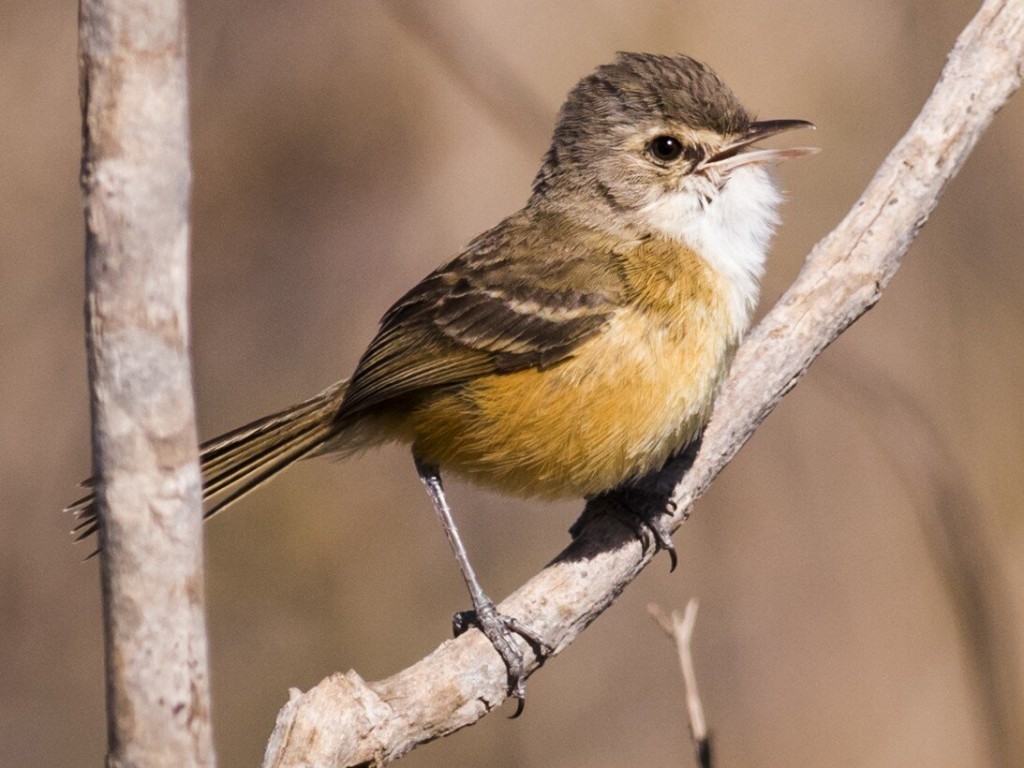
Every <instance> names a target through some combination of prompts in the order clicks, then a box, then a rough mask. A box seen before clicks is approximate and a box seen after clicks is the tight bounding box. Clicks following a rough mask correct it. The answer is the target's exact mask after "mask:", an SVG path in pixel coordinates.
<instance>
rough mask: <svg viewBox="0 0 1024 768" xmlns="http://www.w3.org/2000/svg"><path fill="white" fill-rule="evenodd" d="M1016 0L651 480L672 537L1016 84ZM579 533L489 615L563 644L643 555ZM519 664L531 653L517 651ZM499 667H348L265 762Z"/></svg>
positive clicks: (439, 718)
mask: <svg viewBox="0 0 1024 768" xmlns="http://www.w3.org/2000/svg"><path fill="white" fill-rule="evenodd" d="M1022 25H1024V0H987V2H985V3H984V4H983V6H982V8H981V10H980V11H979V13H978V15H977V16H976V17H975V18H974V19H973V20H972V21H971V22H970V24H968V26H967V28H966V29H965V30H964V31H963V33H962V34H961V35H960V38H959V40H958V41H957V43H956V45H955V47H954V49H953V51H952V53H951V54H950V57H949V61H948V62H947V65H946V67H945V69H944V70H943V73H942V76H941V77H940V79H939V82H938V84H937V85H936V87H935V90H934V91H933V93H932V95H931V97H930V98H929V100H928V102H927V103H926V104H925V106H924V109H923V110H922V112H921V114H920V115H919V116H918V118H917V120H916V121H915V122H914V124H913V125H912V126H911V128H910V130H909V131H908V132H907V134H906V135H905V136H904V137H903V139H902V140H901V141H900V142H899V144H898V145H897V146H896V148H895V149H894V150H893V151H892V152H891V153H890V155H889V157H888V158H887V159H886V160H885V162H884V163H883V164H882V166H881V168H880V169H879V171H878V173H877V174H876V175H875V178H874V179H873V180H872V182H871V184H870V185H869V186H868V188H867V190H866V191H865V192H864V195H863V196H862V197H861V199H860V200H859V201H858V202H857V204H856V205H855V206H854V208H853V210H852V211H851V212H850V214H849V215H848V216H847V217H846V218H845V219H844V220H843V221H842V222H841V223H840V224H839V226H838V227H837V228H836V229H835V230H834V231H833V232H832V233H831V234H829V235H828V236H827V237H825V238H824V239H823V240H822V241H821V242H820V243H819V244H818V245H817V246H816V247H815V248H814V250H813V251H812V252H811V254H810V255H809V257H808V259H807V262H806V264H805V265H804V268H803V270H802V271H801V273H800V275H799V276H798V277H797V280H796V281H795V283H794V284H793V286H792V287H791V288H790V289H789V291H787V292H786V294H785V295H784V296H783V297H782V298H781V300H780V301H779V302H778V304H777V305H776V306H775V307H774V308H773V309H772V311H771V312H770V313H769V314H768V316H767V317H766V318H765V320H764V321H763V322H762V323H761V324H760V325H759V326H758V327H757V328H756V329H755V330H754V331H753V332H752V333H751V334H750V336H749V337H748V339H747V340H746V341H745V342H744V343H743V345H742V346H741V348H740V350H739V353H738V355H737V358H736V360H735V363H734V365H733V369H732V374H731V375H730V378H729V381H728V382H727V384H726V386H725V388H724V390H723V392H722V394H721V396H720V397H719V399H718V403H717V405H716V408H715V415H714V418H713V419H712V422H711V424H710V425H709V427H708V429H707V432H706V434H705V437H704V443H703V447H702V449H701V451H700V452H699V454H698V456H697V458H696V460H695V462H694V463H693V466H692V468H690V470H689V471H688V472H686V473H685V474H684V475H683V477H682V479H681V480H679V481H678V482H676V481H675V480H676V477H677V476H678V474H679V472H680V470H681V467H679V466H675V467H669V468H666V471H665V472H663V473H661V474H659V475H657V476H654V477H652V478H649V481H648V487H649V489H650V490H652V491H655V492H662V493H664V496H665V497H666V498H667V499H669V500H670V506H671V509H672V510H674V511H673V513H672V515H671V518H670V519H668V520H667V521H666V522H667V523H668V525H669V527H670V528H676V527H678V526H679V525H680V524H681V523H682V522H683V520H684V519H685V517H686V516H687V515H688V514H689V511H690V508H691V507H692V505H693V503H694V502H695V501H696V500H697V499H698V498H699V497H700V495H701V494H703V493H704V491H705V490H707V488H708V486H709V485H710V483H711V481H712V480H713V479H714V477H715V476H716V475H717V474H718V473H719V472H720V471H721V470H722V469H723V468H724V467H725V465H726V464H727V463H728V462H729V461H730V460H731V459H732V457H733V456H735V454H736V452H737V451H739V449H740V447H742V445H743V444H744V443H745V442H746V440H747V439H748V438H749V437H750V435H751V434H753V432H754V430H755V429H756V428H757V426H758V425H759V424H760V423H761V422H762V421H763V420H764V419H765V417H766V416H767V415H768V414H769V413H770V412H771V410H772V409H773V408H774V407H775V405H777V404H778V402H779V401H780V400H781V398H782V397H783V396H784V395H785V394H786V393H787V392H788V391H789V390H790V389H792V387H793V386H795V384H796V383H797V381H798V380H799V379H800V377H801V376H802V375H803V374H804V372H805V371H806V370H807V368H808V367H809V366H810V364H811V363H812V362H813V361H814V359H815V358H816V357H817V356H818V355H819V354H820V353H821V352H822V351H823V350H824V349H825V347H827V346H828V345H829V344H830V343H831V342H832V341H834V340H835V338H836V337H837V336H838V335H839V334H840V333H842V332H843V331H844V330H845V329H846V328H847V327H849V325H850V324H851V323H853V322H854V321H855V320H856V319H857V318H858V317H860V316H861V315H862V314H863V313H864V312H866V311H867V310H868V309H869V308H870V307H871V306H872V305H873V304H874V303H875V302H877V301H878V299H879V298H880V296H881V293H882V291H883V289H884V288H885V287H886V286H887V285H888V283H889V281H890V280H891V279H892V277H893V275H894V274H895V272H896V270H897V269H898V268H899V266H900V262H901V260H902V257H903V255H904V253H905V252H906V250H907V248H908V247H909V245H910V243H911V241H912V240H913V238H914V236H915V234H916V233H917V231H918V230H919V229H920V228H921V226H922V225H923V224H924V222H925V221H926V220H927V218H928V215H929V214H930V213H931V211H932V209H933V208H934V207H935V205H936V204H937V202H938V198H939V196H940V194H941V193H942V190H943V189H944V187H945V185H946V184H947V183H948V182H949V180H950V179H952V178H953V176H955V175H956V172H957V171H958V170H959V169H960V167H961V166H962V165H963V163H964V161H965V160H966V158H967V155H968V154H969V153H970V151H971V150H972V149H973V147H974V145H975V143H976V142H977V140H978V138H979V137H980V136H981V134H982V132H983V131H984V130H985V128H986V127H987V126H988V124H989V123H990V122H991V120H992V118H993V117H994V115H995V113H996V112H997V111H998V110H999V108H1000V107H1002V105H1003V104H1005V103H1006V101H1007V99H1009V97H1010V96H1011V95H1012V94H1013V92H1014V91H1015V90H1016V89H1017V88H1018V87H1019V85H1020V80H1021V69H1022V66H1024V34H1022ZM585 518H586V520H587V524H586V525H585V526H584V527H583V530H582V532H581V534H580V535H579V536H578V538H577V539H576V540H575V541H574V542H573V543H572V544H571V545H570V546H569V547H568V548H567V549H566V550H565V551H563V552H562V553H561V554H560V555H559V556H558V557H557V558H556V559H555V560H554V561H553V562H552V563H551V564H550V565H549V566H548V567H547V568H545V569H544V570H543V571H542V572H541V573H539V574H538V575H537V576H535V577H534V578H533V579H531V580H530V581H529V582H527V583H526V584H525V585H523V586H522V587H520V588H519V589H518V590H517V591H516V592H515V593H514V594H512V595H511V596H510V597H509V598H508V599H507V600H505V601H504V602H503V603H502V604H501V606H500V610H501V611H502V613H505V614H507V615H510V616H514V617H516V618H518V619H519V620H520V621H522V622H523V623H524V624H526V625H527V626H529V627H531V628H532V629H534V630H535V631H537V632H538V633H539V634H540V635H541V636H543V637H544V638H545V639H546V640H547V642H549V643H550V644H551V645H552V646H553V647H554V649H555V653H558V652H561V651H562V650H563V649H564V648H566V647H567V646H568V645H569V644H570V643H571V642H572V641H573V640H574V639H575V638H576V636H577V635H578V634H579V633H580V632H581V631H582V630H583V629H584V628H585V627H586V626H587V625H589V624H590V623H591V622H592V621H593V620H594V619H595V618H596V617H597V616H598V615H599V614H600V613H601V612H602V611H603V610H604V609H605V608H607V607H608V606H609V605H611V603H612V602H613V601H614V600H615V598H616V597H617V596H618V595H619V593H620V592H621V591H622V590H623V589H625V588H626V586H627V585H628V584H629V583H630V582H631V581H632V580H633V579H634V578H635V577H636V576H637V574H638V573H639V572H640V571H641V570H642V569H643V568H644V567H645V566H646V565H647V563H648V562H649V561H650V559H651V558H652V557H653V555H654V552H653V547H648V548H646V549H645V548H643V547H642V546H641V544H640V543H639V542H637V540H636V538H635V536H634V534H633V533H632V532H631V531H627V530H625V529H624V528H623V527H622V526H621V524H620V523H618V522H616V521H614V520H613V519H611V518H609V517H606V516H602V515H601V509H600V508H599V506H598V505H597V504H590V505H588V508H587V511H586V513H585ZM522 648H523V652H524V654H525V655H526V658H527V662H528V666H529V667H530V668H531V669H535V668H536V666H537V661H536V659H535V658H534V657H533V656H532V651H531V649H529V648H528V647H526V646H525V645H523V646H522ZM505 685H506V675H505V669H504V666H503V665H502V663H501V661H500V659H499V658H498V656H497V654H496V653H495V652H494V651H493V649H492V648H491V646H490V644H489V643H488V642H487V641H486V640H485V639H484V638H483V636H482V635H481V634H480V633H479V632H468V633H466V634H465V635H463V636H461V637H460V638H458V639H457V640H450V641H448V642H445V643H443V644H442V645H441V646H440V647H439V648H438V649H437V650H435V651H434V652H433V653H431V654H430V655H429V656H427V657H426V658H424V659H422V660H421V661H419V662H418V663H416V664H414V665H413V666H411V667H409V668H408V669H406V670H404V671H402V672H399V673H398V674H396V675H394V676H392V677H390V678H388V679H386V680H382V681H380V682H376V683H366V682H365V681H363V680H362V679H361V678H360V677H359V676H358V675H357V674H356V673H355V672H349V673H347V674H337V675H334V676H332V677H329V678H327V679H326V680H324V681H323V682H321V683H320V684H319V685H317V686H316V687H315V688H313V689H312V690H310V691H309V692H307V693H300V692H298V691H295V690H293V691H292V694H291V699H290V701H289V702H288V704H286V705H285V707H284V708H283V709H282V710H281V712H280V713H279V715H278V719H277V725H276V727H275V728H274V731H273V733H272V735H271V738H270V742H269V744H268V746H267V752H266V756H265V758H264V765H265V766H267V767H271V766H272V767H274V768H280V767H283V766H297V765H323V766H350V765H362V764H373V765H383V764H386V763H388V762H390V761H392V760H394V759H396V758H398V757H400V756H401V755H403V754H404V753H406V752H408V751H409V750H411V749H413V748H414V747H415V746H416V745H418V744H421V743H423V742H426V741H430V740H432V739H436V738H439V737H441V736H444V735H446V734H448V733H451V732H452V731H455V730H457V729H459V728H462V727H465V726H467V725H470V724H472V723H474V722H476V721H477V720H479V719H480V718H481V717H483V716H484V715H485V714H487V713H488V712H489V711H490V710H492V709H494V708H496V707H498V706H499V705H500V704H501V702H502V701H503V700H504V698H505V694H506V691H505Z"/></svg>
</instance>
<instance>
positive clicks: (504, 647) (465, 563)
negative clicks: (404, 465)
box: [413, 453, 548, 717]
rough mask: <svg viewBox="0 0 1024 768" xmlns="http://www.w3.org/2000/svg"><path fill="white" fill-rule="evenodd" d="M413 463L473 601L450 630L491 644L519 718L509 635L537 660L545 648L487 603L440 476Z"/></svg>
mask: <svg viewBox="0 0 1024 768" xmlns="http://www.w3.org/2000/svg"><path fill="white" fill-rule="evenodd" d="M413 460H414V461H415V462H416V471H417V472H418V473H419V476H420V480H422V481H423V485H424V486H426V489H427V494H428V495H429V496H430V503H431V504H432V505H433V507H434V512H436V513H437V516H438V518H439V519H440V520H441V525H443V526H444V533H445V536H447V537H448V543H449V544H451V546H452V551H453V552H454V553H455V559H456V560H457V561H458V563H459V570H461V571H462V578H463V579H464V580H465V582H466V586H467V587H468V588H469V598H470V600H472V601H473V610H472V611H461V612H459V613H457V614H455V619H454V621H453V627H454V630H455V635H456V637H457V636H458V635H461V634H462V633H463V632H465V631H466V630H467V629H468V628H469V627H470V626H471V625H472V626H476V627H477V628H478V629H479V630H480V631H481V632H483V633H484V636H485V637H486V638H487V639H488V640H490V641H491V645H493V646H494V650H496V651H497V652H498V655H499V656H501V658H502V660H503V661H504V662H505V667H506V668H507V669H508V692H509V694H510V695H511V696H515V697H516V700H517V706H516V711H515V714H514V715H512V717H519V715H520V714H521V713H522V711H523V707H524V705H525V703H526V667H525V666H524V664H523V653H522V651H520V650H519V647H518V646H517V645H516V643H515V641H514V640H513V638H512V635H513V633H514V634H517V635H520V636H522V637H523V638H524V639H525V640H526V641H527V642H528V643H530V644H531V645H532V646H533V647H534V649H535V650H536V652H537V654H538V656H540V655H542V654H544V653H545V651H546V650H548V646H547V644H546V643H544V641H543V640H541V639H540V637H538V636H537V635H536V634H535V633H534V632H533V631H531V630H530V629H528V628H527V627H524V626H523V625H521V624H520V623H519V622H518V621H516V620H515V619H513V618H512V617H511V616H504V615H503V614H500V613H498V610H497V608H495V606H494V601H493V600H491V598H489V597H488V596H487V595H486V594H485V593H484V591H483V589H482V588H481V587H480V582H479V581H478V580H477V578H476V572H475V571H474V570H473V566H472V564H471V563H470V562H469V556H468V555H467V554H466V548H465V546H464V545H463V544H462V537H461V536H460V535H459V529H458V526H456V525H455V519H454V518H453V517H452V510H451V507H449V506H448V499H447V498H446V497H445V494H444V488H443V487H442V485H441V473H440V472H439V471H438V469H437V467H435V466H432V465H430V464H427V463H425V462H423V461H422V460H421V459H420V458H419V457H418V456H417V455H416V454H415V453H414V454H413Z"/></svg>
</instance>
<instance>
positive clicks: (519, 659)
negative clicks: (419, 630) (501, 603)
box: [452, 602, 554, 720]
mask: <svg viewBox="0 0 1024 768" xmlns="http://www.w3.org/2000/svg"><path fill="white" fill-rule="evenodd" d="M470 627H476V628H477V629H479V630H480V631H481V632H482V633H483V634H484V637H486V638H487V639H488V640H489V641H490V643H491V645H492V646H493V647H494V650H495V651H497V652H498V655H499V656H501V660H502V661H504V662H505V669H506V670H507V671H508V695H509V696H514V697H515V699H516V711H515V712H514V713H513V714H512V715H511V716H510V718H509V719H512V720H514V719H515V718H517V717H519V716H520V715H521V714H523V710H524V709H525V708H526V665H525V663H524V661H523V654H522V651H520V650H519V647H518V646H517V645H516V643H515V642H514V641H513V639H512V635H513V634H516V635H519V636H520V637H522V638H523V639H524V640H525V641H526V642H527V643H529V644H530V647H531V648H533V652H534V654H535V655H536V657H537V659H538V661H539V662H541V663H543V661H544V659H545V658H546V657H547V656H548V655H550V654H551V653H552V651H553V650H554V649H553V648H552V647H551V646H550V645H549V644H548V643H546V642H544V640H543V638H541V636H540V635H538V634H537V633H536V632H534V631H533V630H532V629H530V628H529V627H527V626H525V625H524V624H522V623H520V622H519V620H518V619H516V618H513V617H512V616H506V615H505V614H503V613H499V612H498V609H497V608H496V607H495V606H494V603H491V602H488V603H485V604H484V605H482V606H481V607H480V608H478V609H475V610H471V611H459V612H458V613H456V614H455V615H454V616H453V617H452V630H453V631H454V633H455V636H456V637H458V636H459V635H461V634H463V633H464V632H465V631H466V630H468V629H469V628H470Z"/></svg>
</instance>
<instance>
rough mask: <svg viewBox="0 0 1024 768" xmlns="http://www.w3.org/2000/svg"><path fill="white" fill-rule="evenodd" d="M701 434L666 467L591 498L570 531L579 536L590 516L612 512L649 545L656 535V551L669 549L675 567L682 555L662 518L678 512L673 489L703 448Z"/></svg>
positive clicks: (667, 463)
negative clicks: (672, 497) (677, 552)
mask: <svg viewBox="0 0 1024 768" xmlns="http://www.w3.org/2000/svg"><path fill="white" fill-rule="evenodd" d="M701 437H702V435H698V436H697V438H696V439H695V440H693V442H691V443H690V444H689V445H688V446H687V447H686V448H685V449H684V450H682V451H680V452H679V453H677V454H676V455H675V456H673V457H671V458H670V459H669V460H668V461H667V462H666V464H665V466H664V467H662V468H661V469H659V470H657V471H656V472H652V473H651V474H650V475H648V476H647V477H644V478H640V479H639V480H637V481H635V482H632V483H625V484H624V485H621V486H619V487H618V488H613V489H612V490H610V491H606V492H604V493H602V494H600V495H598V496H595V497H593V498H591V499H588V504H587V506H586V509H584V510H583V514H582V515H581V516H580V518H579V520H577V521H576V522H575V523H573V525H572V527H571V528H570V529H569V533H570V534H572V536H573V538H575V537H576V536H578V535H579V533H580V531H582V530H583V528H584V527H585V526H586V524H587V521H589V520H590V518H592V517H594V516H595V515H600V514H609V513H610V514H612V515H614V516H615V517H616V518H618V519H619V520H621V521H622V522H623V523H625V524H626V525H628V526H629V527H630V529H631V530H632V531H633V532H634V533H635V534H636V537H637V538H638V539H640V542H641V543H642V544H643V545H644V548H645V549H646V547H647V542H648V540H649V539H652V540H653V541H654V551H655V552H659V551H661V550H665V551H666V552H668V556H669V567H670V569H671V570H673V571H674V570H675V569H676V564H677V562H678V559H679V558H678V556H677V555H676V548H675V545H674V544H673V543H672V537H671V536H670V535H669V532H668V531H667V530H666V529H665V526H664V525H663V524H662V522H661V518H662V516H663V515H665V514H666V513H669V514H670V513H673V512H675V509H674V508H672V504H671V502H670V500H669V499H670V496H671V494H672V490H673V488H674V487H675V485H676V483H678V482H679V480H680V479H682V477H683V475H685V474H686V473H687V472H688V471H689V469H690V467H691V466H693V462H694V459H696V458H697V452H698V451H699V450H700V444H701ZM684 519H685V517H684Z"/></svg>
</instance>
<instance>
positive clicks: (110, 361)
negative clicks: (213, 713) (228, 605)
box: [79, 0, 214, 767]
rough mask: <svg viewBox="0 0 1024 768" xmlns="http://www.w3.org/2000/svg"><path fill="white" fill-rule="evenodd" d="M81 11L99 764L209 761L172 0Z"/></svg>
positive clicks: (184, 169) (180, 101) (187, 181)
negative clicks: (101, 700) (102, 685)
mask: <svg viewBox="0 0 1024 768" xmlns="http://www.w3.org/2000/svg"><path fill="white" fill-rule="evenodd" d="M79 14H80V15H79V34H80V39H79V45H80V73H81V89H82V93H81V96H82V126H83V160H82V188H83V190H84V193H85V223H86V252H85V256H86V315H87V327H88V338H87V343H88V356H89V383H90V390H91V395H92V398H91V407H92V417H93V422H92V423H93V433H92V441H93V476H94V477H96V478H98V483H97V488H96V492H97V500H98V505H99V515H100V520H101V528H100V535H101V542H102V547H103V553H102V560H101V575H102V581H103V620H104V629H105V640H106V662H107V732H108V741H109V745H108V749H109V751H108V756H107V765H108V766H142V765H145V766H175V767H177V766H212V765H213V764H214V754H213V743H212V736H211V730H210V695H209V686H208V679H209V675H208V671H207V652H206V627H205V618H204V614H203V572H202V552H203V549H202V512H201V508H200V498H201V494H200V478H199V468H198V464H197V460H196V457H197V447H196V429H195V418H194V409H193V400H192V373H191V368H190V364H189V357H188V314H187V298H188V262H187V259H188V244H189V221H188V213H189V194H190V188H191V173H190V169H189V156H188V154H189V144H188V89H187V84H186V83H187V81H186V66H185V64H186V61H185V17H184V4H183V3H182V2H180V1H179V0H82V2H81V5H80V8H79Z"/></svg>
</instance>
